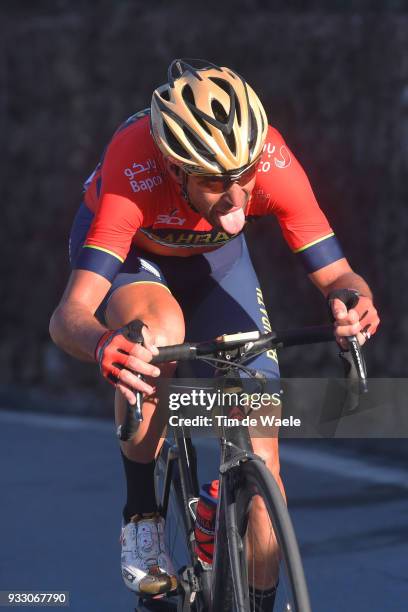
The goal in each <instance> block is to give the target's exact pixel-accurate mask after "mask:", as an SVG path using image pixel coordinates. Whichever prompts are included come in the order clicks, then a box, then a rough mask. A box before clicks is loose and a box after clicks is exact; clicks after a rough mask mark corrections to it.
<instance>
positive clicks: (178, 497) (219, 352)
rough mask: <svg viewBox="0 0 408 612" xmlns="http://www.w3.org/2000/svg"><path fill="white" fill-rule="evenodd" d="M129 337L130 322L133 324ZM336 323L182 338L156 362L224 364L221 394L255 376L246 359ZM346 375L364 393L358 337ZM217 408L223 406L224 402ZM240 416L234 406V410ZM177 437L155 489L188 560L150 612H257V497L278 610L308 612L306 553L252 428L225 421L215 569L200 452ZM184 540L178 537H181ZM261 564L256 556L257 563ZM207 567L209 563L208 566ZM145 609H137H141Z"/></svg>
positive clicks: (167, 448)
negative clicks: (275, 552) (207, 553)
mask: <svg viewBox="0 0 408 612" xmlns="http://www.w3.org/2000/svg"><path fill="white" fill-rule="evenodd" d="M128 329H129V338H130V339H132V324H131V323H130V324H129V326H128ZM333 340H334V337H333V329H332V327H331V326H321V327H312V328H305V329H300V330H290V331H286V332H271V333H267V334H261V333H260V332H259V331H254V332H246V333H237V334H232V335H231V334H230V335H225V336H221V337H220V338H217V339H215V340H211V341H208V342H201V343H184V344H179V345H175V346H167V347H162V348H160V349H159V355H157V356H155V357H154V359H153V360H152V363H155V364H160V363H165V362H169V361H179V362H180V361H182V362H188V361H193V360H196V359H203V360H206V361H211V362H212V363H214V364H218V365H219V366H221V367H223V368H224V370H223V371H222V375H221V376H220V377H219V378H218V379H216V380H218V382H220V381H221V384H222V388H223V389H224V391H227V390H228V388H229V387H228V385H231V384H232V385H233V386H234V388H236V385H237V380H238V379H237V373H238V370H239V369H243V370H245V371H246V373H247V375H248V374H250V375H252V376H253V377H254V378H255V379H256V377H257V373H256V372H255V371H252V370H250V369H249V368H247V367H245V366H244V363H245V362H246V361H247V360H249V359H250V358H252V357H254V355H255V354H258V353H259V352H261V351H266V350H269V349H271V348H278V349H281V348H284V347H287V346H295V345H302V344H311V343H317V342H328V341H333ZM349 349H350V350H349V353H348V354H344V353H343V358H345V359H346V362H347V370H348V372H347V373H348V376H349V377H351V378H356V379H357V380H358V381H359V386H360V392H365V391H366V390H367V375H366V369H365V362H364V358H363V356H362V353H361V349H360V346H359V344H358V341H357V339H356V338H355V337H352V338H349ZM217 408H220V407H219V406H218V407H217ZM235 414H236V411H235ZM142 418H143V417H142V414H141V405H140V402H139V404H138V405H137V406H136V408H135V407H132V406H128V411H127V416H126V421H125V423H124V424H123V425H122V426H120V428H119V430H120V431H119V433H118V435H119V437H120V438H121V439H122V440H127V439H129V438H130V437H131V436H132V434H133V433H134V431H135V429H137V426H138V423H139V422H140V420H141V419H142ZM173 433H174V442H171V441H170V440H169V439H167V438H166V440H165V441H164V443H163V446H162V448H161V451H160V454H159V457H158V459H157V463H156V474H155V481H156V493H157V498H158V505H159V511H160V513H161V514H162V516H164V518H165V520H166V539H167V545H168V549H169V552H170V554H171V553H172V547H173V545H174V542H175V538H181V537H182V541H183V542H184V547H185V553H186V557H187V563H186V564H185V565H184V566H182V567H179V568H178V576H179V587H178V591H177V593H176V594H175V595H174V594H169V595H167V596H165V597H164V598H163V600H155V601H154V602H147V601H146V600H143V605H144V606H145V608H143V609H146V610H147V609H148V610H153V609H154V610H169V609H172V610H177V612H189V611H191V610H194V611H195V612H217V611H218V610H225V611H228V612H229V611H230V610H231V611H232V610H236V611H239V612H241V611H242V612H249V611H252V610H253V609H254V608H253V602H251V600H250V588H249V582H250V581H251V584H254V583H255V582H256V576H255V575H254V571H253V570H254V567H252V568H251V567H248V561H247V548H248V546H249V545H251V546H255V542H254V541H252V542H250V541H249V538H250V537H251V538H254V533H253V530H252V533H249V530H248V525H249V514H250V509H251V503H252V500H253V498H254V496H256V495H258V496H260V497H261V499H262V500H263V503H264V505H265V508H266V512H267V515H268V520H269V524H270V537H273V534H275V537H276V539H277V542H278V545H279V551H280V567H281V569H280V576H279V588H278V593H280V599H277V602H276V603H275V607H274V610H275V611H276V612H311V605H310V599H309V594H308V589H307V585H306V580H305V575H304V570H303V565H302V561H301V556H300V552H299V548H298V544H297V540H296V536H295V533H294V529H293V526H292V522H291V519H290V516H289V513H288V510H287V506H286V503H285V501H284V499H283V497H282V493H281V491H280V489H279V486H278V484H277V482H276V481H275V480H274V478H273V476H272V474H271V473H270V471H269V470H268V469H267V467H266V466H265V463H264V462H263V460H262V459H261V457H259V456H257V455H255V454H254V452H253V449H252V445H251V440H250V437H249V431H248V427H246V426H239V427H236V426H228V425H227V426H225V425H221V435H220V444H221V462H220V467H219V480H220V485H219V491H220V494H219V501H218V506H217V515H216V530H215V531H216V533H215V555H214V560H213V563H212V565H211V566H209V565H208V564H205V563H202V562H201V561H200V560H199V558H198V557H197V554H196V549H195V540H194V521H195V504H196V502H197V500H198V496H199V484H198V477H197V454H196V450H195V447H194V445H193V443H192V440H191V437H190V436H189V435H188V433H189V432H188V428H187V427H185V426H183V425H181V426H179V427H177V428H175V429H174V431H173ZM177 541H178V542H179V541H180V540H179V539H177ZM258 563H259V560H258ZM207 565H208V566H207ZM138 609H140V608H138Z"/></svg>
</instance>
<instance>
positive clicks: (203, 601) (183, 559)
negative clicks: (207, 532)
mask: <svg viewBox="0 0 408 612" xmlns="http://www.w3.org/2000/svg"><path fill="white" fill-rule="evenodd" d="M170 446H171V444H170V442H169V441H168V440H165V442H164V447H163V448H162V451H161V452H160V454H159V456H158V458H157V461H156V470H155V486H156V498H157V500H159V499H160V486H161V485H160V479H161V478H162V477H163V474H164V471H165V469H166V464H167V453H168V450H169V448H170ZM190 486H191V487H192V488H193V489H194V484H193V483H190ZM187 488H188V489H189V488H190V487H189V486H188V484H187ZM192 494H193V491H183V486H182V482H181V478H180V470H179V465H178V461H177V460H175V464H174V466H173V470H172V474H171V485H170V492H169V500H168V506H167V512H166V513H165V515H164V519H165V542H166V547H167V552H168V553H169V555H170V557H171V559H172V561H173V564H174V565H175V569H176V570H177V571H179V570H180V568H181V567H183V566H189V567H194V569H195V572H194V573H195V575H196V574H197V571H196V570H197V557H196V556H195V555H194V554H193V552H192V550H191V537H190V536H191V521H188V520H186V511H187V509H186V507H185V501H184V500H185V496H186V495H187V496H188V497H191V496H192ZM196 494H197V493H196ZM203 580H204V579H202V588H205V589H206V590H205V592H201V593H197V594H196V597H195V599H194V601H193V602H191V605H190V606H189V609H190V610H191V611H192V612H193V611H194V612H202V611H204V610H207V609H208V600H209V590H210V586H209V582H208V580H209V579H207V581H206V582H204V581H203ZM184 609H185V608H184Z"/></svg>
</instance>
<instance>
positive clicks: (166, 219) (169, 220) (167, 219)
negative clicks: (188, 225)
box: [154, 208, 186, 225]
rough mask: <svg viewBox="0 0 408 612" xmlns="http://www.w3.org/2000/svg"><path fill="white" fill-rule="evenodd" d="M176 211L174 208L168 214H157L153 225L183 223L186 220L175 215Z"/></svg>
mask: <svg viewBox="0 0 408 612" xmlns="http://www.w3.org/2000/svg"><path fill="white" fill-rule="evenodd" d="M177 213H178V209H177V208H175V209H174V210H172V211H171V213H170V214H168V215H166V214H164V215H157V217H156V220H155V222H154V225H159V224H163V225H184V223H185V222H186V220H185V219H182V218H181V217H179V216H178V215H177Z"/></svg>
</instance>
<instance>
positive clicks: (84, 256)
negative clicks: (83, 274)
mask: <svg viewBox="0 0 408 612" xmlns="http://www.w3.org/2000/svg"><path fill="white" fill-rule="evenodd" d="M121 266H122V262H121V261H120V259H118V258H117V257H115V256H114V255H111V254H110V253H107V252H106V251H101V250H99V249H92V248H82V249H81V253H80V255H79V257H78V259H77V261H76V262H75V266H74V267H75V269H77V270H78V269H79V270H89V271H90V272H96V273H97V274H100V275H101V276H104V277H105V278H106V279H107V280H108V281H110V282H112V281H113V279H114V278H115V276H116V274H117V273H118V272H119V270H120V268H121Z"/></svg>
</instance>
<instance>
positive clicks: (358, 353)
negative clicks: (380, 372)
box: [340, 336, 368, 394]
mask: <svg viewBox="0 0 408 612" xmlns="http://www.w3.org/2000/svg"><path fill="white" fill-rule="evenodd" d="M347 340H348V345H349V348H348V350H347V351H342V352H341V353H340V358H341V359H342V361H343V364H344V367H345V376H346V378H349V379H350V380H355V381H358V389H359V393H360V394H361V393H367V392H368V380H367V368H366V363H365V359H364V356H363V353H362V350H361V346H360V344H359V342H358V340H357V336H349V337H348V338H347Z"/></svg>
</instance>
